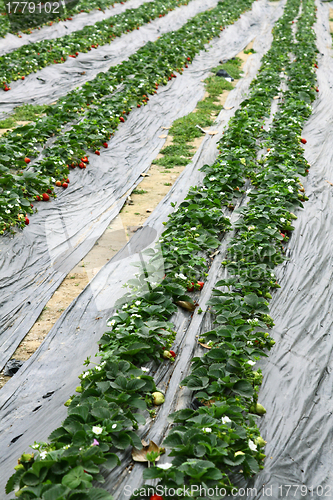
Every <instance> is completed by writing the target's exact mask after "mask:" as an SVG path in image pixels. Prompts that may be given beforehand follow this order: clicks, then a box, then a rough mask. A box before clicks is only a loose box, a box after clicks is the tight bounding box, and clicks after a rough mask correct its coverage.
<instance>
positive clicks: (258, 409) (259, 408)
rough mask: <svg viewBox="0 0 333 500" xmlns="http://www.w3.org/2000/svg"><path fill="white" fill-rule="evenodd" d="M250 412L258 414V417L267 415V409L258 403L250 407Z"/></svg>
mask: <svg viewBox="0 0 333 500" xmlns="http://www.w3.org/2000/svg"><path fill="white" fill-rule="evenodd" d="M250 412H251V413H256V414H257V415H264V414H265V413H266V409H265V408H264V407H263V406H262V405H261V404H260V403H256V405H251V406H250Z"/></svg>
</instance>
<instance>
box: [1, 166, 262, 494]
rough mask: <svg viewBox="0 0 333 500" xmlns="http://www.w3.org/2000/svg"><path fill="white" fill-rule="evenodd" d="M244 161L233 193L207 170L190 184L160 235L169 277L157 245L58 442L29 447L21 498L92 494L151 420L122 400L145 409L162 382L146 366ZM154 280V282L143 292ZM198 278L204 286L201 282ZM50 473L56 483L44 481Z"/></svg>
mask: <svg viewBox="0 0 333 500" xmlns="http://www.w3.org/2000/svg"><path fill="white" fill-rule="evenodd" d="M238 167H240V168H238V171H237V172H233V175H232V177H231V179H229V178H228V174H227V173H225V181H226V182H225V186H226V187H225V188H226V190H227V188H228V196H227V197H225V196H223V197H222V196H220V195H219V194H217V192H215V183H214V178H213V176H212V175H211V173H207V175H206V177H205V179H204V181H203V186H202V187H201V188H193V189H192V190H190V192H189V195H188V197H187V199H186V201H185V202H184V203H183V204H182V205H181V207H180V208H179V209H178V210H177V211H176V212H175V213H174V214H172V216H171V217H170V220H169V222H168V224H167V228H166V230H165V231H164V233H163V235H162V238H161V239H160V242H159V244H160V245H161V246H162V251H163V261H164V263H163V269H164V271H163V272H165V273H166V275H165V278H164V279H163V281H162V283H160V284H159V285H157V284H153V283H151V281H152V279H155V278H154V274H157V275H158V274H159V272H160V269H159V267H160V254H159V252H156V253H155V252H154V251H153V250H151V253H152V254H153V257H152V259H151V261H150V263H149V265H148V266H147V269H146V271H148V272H149V281H150V283H151V284H150V285H148V284H147V275H146V272H144V273H141V274H139V275H138V276H137V277H136V279H134V280H131V281H130V282H129V285H130V287H131V289H130V291H129V292H128V293H127V294H126V295H125V296H124V298H123V299H122V300H121V305H122V307H121V308H119V309H118V310H117V312H116V314H115V315H114V316H113V317H112V318H110V320H109V323H108V326H110V327H111V328H112V330H111V331H109V332H107V333H106V334H105V335H104V336H103V338H102V339H101V341H100V349H101V353H100V355H101V357H102V359H103V361H102V363H101V364H100V365H96V367H95V368H94V369H90V370H88V371H87V372H85V373H84V374H82V376H81V377H80V378H81V386H80V387H79V388H78V391H79V395H77V396H75V397H73V398H71V400H70V401H69V402H68V403H69V404H70V406H69V413H70V415H69V417H68V419H66V420H65V422H64V423H63V425H62V426H61V428H59V429H57V430H56V431H54V432H53V433H52V435H51V436H50V439H51V443H39V444H36V446H35V447H36V448H37V449H38V450H39V452H40V453H39V455H37V456H36V457H34V456H32V455H30V454H24V455H22V457H21V459H20V463H19V465H18V466H17V472H16V474H15V475H14V476H13V477H12V478H11V480H10V481H9V483H8V487H7V491H10V490H11V489H14V488H15V487H16V489H18V488H21V490H20V493H21V494H22V498H31V496H32V493H33V492H34V493H37V492H38V494H39V495H40V496H41V497H42V498H43V495H44V492H45V495H46V494H47V493H46V492H47V491H48V492H49V493H48V494H49V495H51V492H53V491H54V492H55V495H57V494H63V495H72V496H73V495H76V494H77V491H75V489H76V490H79V491H80V495H81V496H80V499H81V498H82V499H84V498H93V497H92V496H88V497H86V496H85V494H84V493H83V492H84V491H85V489H86V488H87V487H88V486H89V482H91V481H92V479H93V478H94V479H96V480H102V476H100V472H99V467H100V466H101V465H102V464H103V462H104V465H105V466H106V467H110V468H112V467H113V466H115V465H116V464H117V463H118V459H117V457H116V455H115V451H116V449H117V448H120V449H122V448H124V447H127V446H129V445H130V444H133V443H134V444H137V438H136V437H135V436H134V434H133V431H132V430H130V431H129V432H128V427H129V426H130V425H132V426H133V423H134V429H135V427H136V426H137V423H138V422H139V423H144V420H145V419H144V418H143V416H142V415H141V416H140V415H138V414H136V415H135V416H133V414H130V413H127V414H126V416H129V417H130V418H129V419H128V420H127V421H126V422H125V423H124V420H123V418H122V417H123V415H122V414H121V416H119V412H118V408H119V407H120V409H121V410H123V411H124V408H125V406H126V407H128V406H129V412H132V407H131V405H133V406H134V408H139V409H144V408H145V403H144V401H143V396H144V394H145V393H146V392H147V391H149V389H150V391H154V390H155V385H154V383H153V381H152V379H151V378H150V377H148V376H147V375H144V374H143V372H144V371H145V369H144V368H141V369H140V368H139V367H140V366H141V365H142V364H143V363H146V362H148V361H150V360H152V359H153V360H155V361H156V362H159V361H160V360H161V358H162V356H163V354H165V353H164V351H166V350H167V349H170V347H171V343H172V340H173V331H172V325H171V324H170V323H167V320H168V319H169V318H170V315H171V314H172V313H173V312H175V311H176V307H175V305H174V302H175V301H183V302H184V301H187V302H188V303H190V300H189V298H188V296H187V295H186V292H187V290H191V289H192V288H193V283H198V280H199V279H200V278H202V277H203V276H204V273H205V271H207V270H208V269H207V266H208V264H209V260H207V253H208V251H209V252H211V251H212V249H215V248H217V247H218V246H219V241H220V239H221V237H222V233H223V232H224V231H226V230H228V229H229V228H230V223H229V220H228V219H227V218H226V217H225V216H224V215H223V210H224V209H223V205H224V204H229V205H230V204H231V203H235V200H236V199H237V198H238V197H239V196H240V194H241V191H242V190H243V187H244V183H245V177H244V171H245V169H244V163H243V162H239V164H238ZM224 170H225V172H227V171H229V170H230V167H229V166H228V165H227V164H225V165H224ZM227 179H229V180H227ZM215 180H217V179H215ZM216 184H217V185H218V181H217V183H216ZM229 185H230V186H231V189H229ZM227 198H228V200H227ZM221 201H222V204H221ZM156 280H158V277H157V278H156ZM147 286H149V287H151V290H150V291H149V292H146V293H143V294H142V290H144V289H145V288H147ZM195 286H196V287H197V288H200V286H202V284H201V285H195ZM258 338H260V340H261V342H262V343H263V346H266V347H269V345H270V339H269V338H266V337H263V338H261V336H260V335H258ZM173 354H174V353H173ZM135 377H139V378H135ZM147 381H149V382H147ZM147 384H149V385H147ZM141 389H142V392H141V395H140V396H139V397H138V393H139V391H140V390H141ZM135 393H136V397H134V394H135ZM133 398H134V401H135V402H134V403H133ZM111 410H113V412H112V411H111ZM137 445H138V444H137ZM59 463H60V464H59ZM87 463H88V466H87V467H86V464H87ZM41 470H43V473H42V474H40V471H41ZM54 471H57V473H55V472H54ZM60 471H61V473H60ZM85 471H86V472H85ZM28 472H29V473H28ZM47 480H49V481H52V483H57V486H56V485H51V484H49V485H47V484H45V483H46V482H47ZM29 481H30V483H29ZM28 483H29V484H28ZM32 483H33V484H32ZM60 483H61V484H60ZM70 488H72V490H73V489H74V491H70ZM90 494H91V490H90V493H89V495H90ZM23 495H25V496H23ZM55 498H57V497H56V496H55ZM66 498H67V497H66ZM74 498H75V496H74Z"/></svg>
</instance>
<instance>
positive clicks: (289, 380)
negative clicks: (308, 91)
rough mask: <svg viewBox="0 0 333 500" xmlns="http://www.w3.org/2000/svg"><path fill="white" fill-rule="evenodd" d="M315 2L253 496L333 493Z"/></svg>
mask: <svg viewBox="0 0 333 500" xmlns="http://www.w3.org/2000/svg"><path fill="white" fill-rule="evenodd" d="M316 6H317V7H318V11H317V16H318V20H317V23H316V24H315V32H316V35H317V47H318V49H319V52H320V53H319V54H318V66H319V69H318V70H317V78H318V87H319V93H318V94H317V98H316V101H315V102H314V103H313V113H312V115H311V117H310V118H309V120H308V121H307V123H306V125H305V127H304V129H303V132H302V137H304V138H306V139H307V144H306V145H305V146H304V150H305V157H306V159H307V160H308V161H309V163H310V165H311V168H310V171H309V174H308V176H307V177H306V178H305V179H304V180H303V183H304V187H305V191H306V195H307V196H308V197H309V200H308V201H307V202H305V203H304V209H300V210H297V212H296V215H297V217H298V220H296V221H294V226H295V231H293V234H292V238H291V239H290V241H289V242H288V249H289V250H288V256H289V258H290V261H289V262H286V263H284V264H283V265H281V266H279V268H277V269H276V271H277V272H276V273H275V274H276V277H277V279H278V282H279V283H280V285H281V289H278V290H277V291H275V292H274V294H273V300H272V301H271V302H270V307H271V316H272V318H273V319H274V322H275V327H274V328H273V330H272V331H271V332H272V333H271V335H272V336H273V338H274V340H275V341H276V344H275V346H274V348H273V349H272V351H270V354H269V357H268V358H267V359H263V360H262V361H261V362H260V367H261V368H262V371H263V375H264V378H263V385H262V387H261V390H260V393H259V402H260V403H261V404H263V405H264V407H265V408H266V409H267V413H266V415H265V416H264V417H263V418H262V419H261V421H260V422H259V425H260V430H261V434H262V436H263V438H264V439H265V440H266V441H267V445H266V448H265V453H266V457H267V458H266V459H265V468H264V470H263V471H262V472H261V473H260V474H258V475H257V476H256V477H255V479H254V481H253V483H251V484H250V485H242V486H243V487H245V488H246V487H250V486H252V487H255V488H256V489H257V495H256V496H254V498H256V499H263V498H267V496H268V495H267V492H270V489H269V488H272V493H273V494H272V495H271V496H272V498H286V493H287V488H286V487H284V486H283V485H288V484H289V485H299V488H298V490H297V488H296V486H295V487H292V488H290V491H289V497H290V498H295V499H296V500H301V499H302V498H307V499H308V498H309V499H310V498H315V499H318V498H327V497H332V496H333V469H332V462H333V456H332V450H333V434H332V401H333V393H332V391H333V376H332V368H333V356H332V346H333V338H332V326H333V325H332V320H333V318H332V304H333V290H332V283H333V220H332V213H333V191H332V189H333V187H332V185H331V184H330V183H329V182H333V168H332V166H333V153H332V143H333V107H332V102H333V59H332V50H331V35H330V33H329V23H328V19H329V4H327V3H324V4H323V3H321V2H319V1H317V2H316ZM327 181H329V182H327ZM258 366H259V363H258ZM301 485H303V492H302V490H301ZM305 486H307V488H308V490H307V492H306V490H305V488H304V487H305ZM279 487H280V489H279ZM310 487H313V493H311V492H310ZM279 492H280V496H279ZM281 493H282V494H281ZM302 493H303V495H302ZM304 493H305V494H304ZM235 498H241V496H239V497H235ZM242 498H243V497H242Z"/></svg>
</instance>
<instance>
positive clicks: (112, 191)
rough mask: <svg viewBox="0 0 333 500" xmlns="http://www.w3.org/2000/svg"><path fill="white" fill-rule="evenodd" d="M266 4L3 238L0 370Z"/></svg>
mask: <svg viewBox="0 0 333 500" xmlns="http://www.w3.org/2000/svg"><path fill="white" fill-rule="evenodd" d="M264 5H265V2H264V1H263V0H262V1H260V2H254V6H253V10H252V11H250V12H249V13H247V14H244V15H243V16H242V18H241V19H240V20H239V21H237V22H236V23H235V24H233V25H231V26H229V27H228V28H227V29H226V30H224V31H223V32H222V34H221V37H220V38H217V39H216V40H215V41H213V42H212V43H211V44H209V52H207V53H206V52H202V53H201V54H200V55H199V56H198V57H196V58H195V60H194V62H193V64H191V66H190V67H189V68H188V69H187V70H186V71H185V72H184V73H183V75H182V76H178V77H177V78H176V79H173V82H170V84H169V85H168V86H166V87H164V88H161V89H160V90H159V91H158V93H157V94H156V95H155V96H153V97H152V98H151V99H150V101H149V104H148V105H147V106H145V107H143V108H140V109H136V110H134V111H132V113H131V114H130V115H129V118H128V120H127V121H126V122H125V123H124V124H122V125H121V126H120V127H119V129H118V131H117V133H116V134H115V136H114V137H113V138H112V139H111V141H110V142H109V147H108V149H106V150H104V151H103V153H102V154H101V155H100V156H96V155H91V156H90V164H89V166H88V168H87V169H86V170H84V171H82V170H80V169H75V170H73V171H72V172H71V174H70V180H71V181H70V184H69V187H68V188H67V189H66V190H63V189H61V188H60V189H59V190H58V191H59V195H58V198H57V199H56V200H52V202H50V203H44V202H40V203H38V210H39V211H38V213H37V214H35V215H33V216H32V217H31V218H30V225H29V226H27V227H26V228H25V229H24V231H23V232H21V233H20V234H17V235H16V236H14V237H12V238H10V237H8V236H7V237H3V238H1V239H0V256H1V257H0V259H1V264H0V297H1V303H0V332H1V337H0V339H1V346H2V347H1V352H0V368H1V367H2V366H3V365H4V364H5V362H6V361H7V360H8V359H9V358H10V357H11V356H12V354H13V353H14V351H15V349H16V347H17V346H18V345H19V343H20V342H21V340H22V339H23V338H24V336H25V335H26V334H27V332H28V331H29V330H30V328H31V327H32V325H33V324H34V322H35V321H36V319H37V318H38V316H39V314H40V313H41V311H42V309H43V307H44V306H45V304H46V303H47V301H48V300H49V299H50V297H51V296H52V294H53V293H54V291H55V290H56V289H57V287H58V286H59V284H60V283H61V282H62V280H63V279H64V277H65V276H66V275H67V274H68V272H69V271H70V270H71V269H72V268H73V267H74V266H75V265H76V264H77V263H78V262H79V261H80V260H81V259H82V258H83V257H84V256H85V255H86V254H87V252H88V251H89V250H90V249H91V248H92V247H93V245H94V243H95V242H96V240H97V239H98V238H99V237H100V236H101V235H102V234H103V232H104V230H105V229H106V227H107V226H108V224H109V223H110V221H111V220H112V219H114V217H115V216H116V215H117V214H118V213H119V211H120V209H121V207H122V206H123V204H124V202H125V199H126V196H127V193H128V191H129V190H130V189H132V188H133V187H134V186H135V185H136V184H137V183H138V182H139V180H140V174H141V173H142V172H143V171H144V170H146V169H147V168H149V166H150V164H151V162H152V161H153V160H154V158H155V157H156V155H157V153H158V152H159V150H160V149H161V147H162V146H163V144H164V140H163V139H160V138H159V135H160V134H161V132H163V131H162V130H161V127H162V126H169V125H171V123H172V122H173V121H174V120H175V119H176V118H179V117H181V116H184V115H186V114H188V113H189V112H191V111H193V109H194V108H195V106H196V103H197V101H198V100H200V99H201V98H202V97H203V94H204V88H203V87H204V86H203V83H202V80H203V79H204V78H205V77H206V76H207V75H208V73H209V71H210V69H211V68H212V67H213V66H216V65H217V64H218V61H219V60H220V59H221V56H223V57H228V56H229V55H230V57H231V56H233V55H235V54H237V53H238V52H239V50H241V49H242V48H243V47H244V46H246V45H247V44H248V43H249V42H250V41H251V40H252V39H253V38H254V37H255V36H256V35H257V34H258V33H259V31H260V25H261V22H262V19H264V18H265V14H266V9H268V10H269V9H270V8H269V7H266V9H265V8H264V7H263V6H264ZM272 9H273V10H274V9H275V7H272Z"/></svg>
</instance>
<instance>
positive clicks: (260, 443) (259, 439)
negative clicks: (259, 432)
mask: <svg viewBox="0 0 333 500" xmlns="http://www.w3.org/2000/svg"><path fill="white" fill-rule="evenodd" d="M254 442H255V444H257V445H258V446H261V447H262V448H263V447H264V446H265V445H266V444H267V441H265V440H264V439H263V438H262V437H261V436H259V437H257V439H255V440H254Z"/></svg>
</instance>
